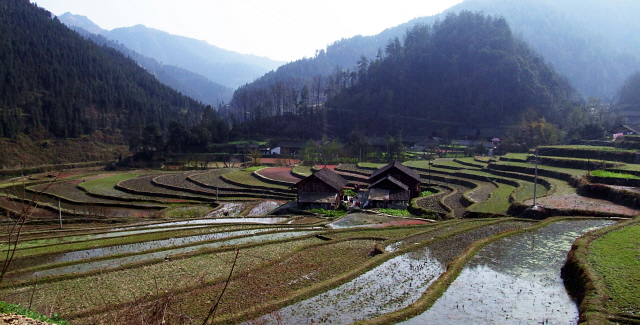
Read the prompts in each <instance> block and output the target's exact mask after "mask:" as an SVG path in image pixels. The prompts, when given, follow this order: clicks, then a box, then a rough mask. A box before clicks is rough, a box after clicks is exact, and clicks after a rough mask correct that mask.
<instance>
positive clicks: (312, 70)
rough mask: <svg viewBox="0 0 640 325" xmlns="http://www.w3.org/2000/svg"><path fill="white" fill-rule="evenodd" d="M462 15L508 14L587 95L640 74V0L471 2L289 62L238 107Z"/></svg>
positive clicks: (611, 91)
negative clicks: (408, 33) (413, 30)
mask: <svg viewBox="0 0 640 325" xmlns="http://www.w3.org/2000/svg"><path fill="white" fill-rule="evenodd" d="M461 10H470V11H482V12H484V13H485V14H491V15H498V16H502V17H504V18H505V19H506V21H507V23H509V25H510V26H511V28H512V30H513V34H514V35H515V36H516V37H518V38H520V39H522V40H525V41H526V42H528V43H529V45H530V47H531V48H532V50H533V51H536V52H538V53H540V54H541V55H542V56H543V57H544V58H545V60H546V61H547V62H548V63H549V64H551V65H553V66H554V68H555V69H556V71H558V72H559V73H560V74H563V75H565V76H567V78H568V79H569V81H570V82H571V84H572V85H574V87H575V88H576V89H577V90H578V91H579V92H580V93H581V94H582V95H583V96H585V97H590V96H595V97H599V98H601V99H602V100H604V101H609V100H612V99H614V97H615V95H616V91H617V89H618V88H619V87H621V86H622V83H623V82H624V80H625V78H626V77H627V76H628V75H629V74H631V73H633V71H636V70H638V69H640V48H639V47H640V20H638V19H637V16H638V14H640V2H639V1H625V0H611V1H609V0H585V1H583V0H563V1H555V0H518V1H514V0H466V1H464V2H462V3H460V4H458V5H457V6H454V7H452V8H451V9H449V10H447V11H446V12H445V13H442V14H440V15H436V16H429V17H422V18H417V19H414V20H412V21H410V22H408V23H405V24H402V25H399V26H396V27H393V28H389V29H387V30H385V31H383V32H382V33H380V34H378V35H375V36H356V37H353V38H350V39H342V40H340V41H336V42H335V43H333V44H331V45H330V46H328V47H327V49H326V50H321V51H319V52H317V55H316V56H315V57H313V58H304V59H301V60H298V61H295V62H292V63H289V64H287V65H284V66H282V67H280V68H278V70H277V71H275V72H272V73H269V74H266V75H265V76H263V77H261V78H260V79H258V80H257V81H256V82H254V83H252V84H249V85H246V86H244V87H242V89H239V90H238V91H237V92H236V95H235V96H234V100H233V101H232V102H233V104H234V106H238V107H240V106H242V107H243V108H246V105H247V98H256V97H264V96H267V95H268V96H270V97H276V95H274V93H276V92H278V91H277V90H276V89H278V88H282V87H281V86H279V85H278V84H281V85H287V84H289V85H294V86H296V85H305V84H306V85H307V87H308V88H311V86H312V85H313V84H314V83H316V84H317V83H318V82H320V84H321V87H322V88H323V89H326V88H327V87H328V84H327V81H328V79H327V78H328V77H329V76H330V75H335V73H336V71H337V70H336V67H341V68H342V70H349V73H350V72H351V71H354V70H357V67H356V66H357V62H358V61H359V60H360V59H361V56H365V57H366V58H367V59H368V60H372V59H375V58H376V57H377V56H378V54H379V53H380V50H381V49H384V48H385V46H386V45H387V43H388V42H389V40H392V39H394V38H396V37H397V38H399V39H400V40H402V37H403V35H404V33H405V32H406V31H407V30H408V29H409V28H411V27H412V26H414V25H415V24H427V25H431V24H433V23H435V22H436V21H437V20H442V19H444V17H445V16H446V15H447V13H451V12H459V11H461ZM285 88H288V91H287V92H294V91H296V92H298V93H302V92H303V89H302V86H300V87H298V88H297V89H294V88H293V87H285ZM254 92H255V93H256V94H253V93H254ZM323 99H324V96H323ZM290 105H293V106H295V105H294V103H291V104H290ZM245 112H246V110H245Z"/></svg>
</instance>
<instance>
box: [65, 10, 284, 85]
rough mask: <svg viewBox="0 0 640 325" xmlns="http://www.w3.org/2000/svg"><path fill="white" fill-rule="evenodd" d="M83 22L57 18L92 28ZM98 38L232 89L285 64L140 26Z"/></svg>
mask: <svg viewBox="0 0 640 325" xmlns="http://www.w3.org/2000/svg"><path fill="white" fill-rule="evenodd" d="M81 17H84V16H81ZM84 18H85V19H86V21H83V19H80V18H76V17H75V15H74V14H71V13H65V14H63V15H60V19H61V20H62V21H64V22H65V23H67V22H68V23H69V24H79V26H78V27H81V28H84V27H83V26H93V25H95V24H94V23H93V22H91V20H90V19H89V18H87V17H84ZM87 21H88V22H91V23H88V22H87ZM96 26H97V25H96ZM85 29H86V28H85ZM100 29H101V28H100ZM100 35H103V36H104V37H106V38H108V39H110V40H112V41H116V42H119V43H121V44H123V45H124V46H126V47H127V48H129V49H130V50H132V51H135V52H137V53H140V54H142V55H144V56H147V57H150V58H153V59H155V60H157V61H158V62H160V63H162V64H166V65H171V66H176V67H180V68H183V69H186V70H189V71H191V72H194V73H198V74H200V75H203V76H205V77H207V78H208V79H210V80H211V81H213V82H215V83H218V84H221V85H224V86H227V87H231V88H237V87H239V86H240V85H243V84H245V83H249V82H252V81H254V80H255V79H256V78H258V77H260V76H262V75H264V74H265V73H267V72H269V71H271V70H273V69H276V68H278V67H279V66H281V65H282V64H284V63H285V62H282V61H276V60H272V59H269V58H267V57H262V56H257V55H252V54H242V53H238V52H234V51H230V50H226V49H223V48H220V47H218V46H215V45H212V44H209V43H208V42H206V41H203V40H197V39H194V38H189V37H185V36H179V35H174V34H170V33H167V32H165V31H162V30H159V29H155V28H150V27H147V26H145V25H142V24H138V25H135V26H131V27H120V28H115V29H112V30H104V29H101V32H100Z"/></svg>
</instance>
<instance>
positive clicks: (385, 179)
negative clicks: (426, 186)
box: [369, 176, 409, 191]
mask: <svg viewBox="0 0 640 325" xmlns="http://www.w3.org/2000/svg"><path fill="white" fill-rule="evenodd" d="M384 181H390V182H391V183H393V184H394V185H396V186H398V187H399V188H401V189H403V190H405V191H406V190H408V189H409V186H407V185H405V184H403V183H402V182H401V181H399V180H397V179H395V178H394V177H393V176H387V177H385V178H382V179H380V180H379V181H377V182H375V183H373V184H371V185H369V188H374V187H376V186H377V185H378V184H380V183H382V182H384Z"/></svg>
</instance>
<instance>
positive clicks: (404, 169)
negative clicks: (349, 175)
mask: <svg viewBox="0 0 640 325" xmlns="http://www.w3.org/2000/svg"><path fill="white" fill-rule="evenodd" d="M393 167H395V168H397V169H399V170H400V171H402V172H403V173H405V174H406V175H407V176H409V177H411V178H413V179H415V180H417V181H418V182H419V181H420V175H418V173H416V172H415V171H414V170H413V169H411V168H409V167H407V166H405V165H403V164H402V163H401V162H399V161H394V162H392V163H389V164H388V165H386V166H384V167H382V168H380V169H378V170H377V171H375V172H374V173H373V174H371V176H369V179H374V178H376V177H377V176H378V175H380V174H382V173H384V172H386V171H388V170H389V169H391V168H393Z"/></svg>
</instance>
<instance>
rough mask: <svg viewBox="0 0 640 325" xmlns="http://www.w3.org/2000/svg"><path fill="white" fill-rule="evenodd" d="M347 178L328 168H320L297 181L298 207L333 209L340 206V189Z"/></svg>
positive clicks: (341, 193)
mask: <svg viewBox="0 0 640 325" xmlns="http://www.w3.org/2000/svg"><path fill="white" fill-rule="evenodd" d="M345 185H347V180H345V179H344V178H342V177H341V176H340V175H338V174H336V173H335V172H334V171H333V170H331V169H329V168H326V167H325V168H322V169H321V170H319V171H317V172H315V173H314V174H313V175H311V176H309V177H307V178H305V179H303V180H301V181H299V182H298V183H297V184H296V187H297V189H298V207H299V208H303V209H325V210H334V209H337V208H338V207H339V206H340V202H341V199H342V195H343V192H342V189H343V188H344V186H345Z"/></svg>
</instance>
